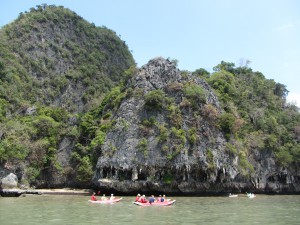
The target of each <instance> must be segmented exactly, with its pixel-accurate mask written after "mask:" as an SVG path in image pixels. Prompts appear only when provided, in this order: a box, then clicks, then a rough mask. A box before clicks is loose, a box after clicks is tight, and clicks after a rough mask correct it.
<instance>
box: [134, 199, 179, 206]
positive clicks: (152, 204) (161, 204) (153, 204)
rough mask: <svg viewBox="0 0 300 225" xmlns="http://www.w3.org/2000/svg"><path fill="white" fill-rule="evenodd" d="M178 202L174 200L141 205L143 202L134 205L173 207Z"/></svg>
mask: <svg viewBox="0 0 300 225" xmlns="http://www.w3.org/2000/svg"><path fill="white" fill-rule="evenodd" d="M175 202H176V200H172V201H166V202H153V203H151V204H150V203H149V202H147V203H141V202H133V204H135V205H139V206H170V205H173V204H174V203H175Z"/></svg>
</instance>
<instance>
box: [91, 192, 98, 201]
mask: <svg viewBox="0 0 300 225" xmlns="http://www.w3.org/2000/svg"><path fill="white" fill-rule="evenodd" d="M95 195H96V193H95V192H94V193H93V194H92V196H91V201H97V198H96V196H95Z"/></svg>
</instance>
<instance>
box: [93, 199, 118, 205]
mask: <svg viewBox="0 0 300 225" xmlns="http://www.w3.org/2000/svg"><path fill="white" fill-rule="evenodd" d="M121 200H122V198H116V199H113V200H110V199H107V200H97V201H92V200H89V202H91V203H100V204H111V203H116V202H119V201H121Z"/></svg>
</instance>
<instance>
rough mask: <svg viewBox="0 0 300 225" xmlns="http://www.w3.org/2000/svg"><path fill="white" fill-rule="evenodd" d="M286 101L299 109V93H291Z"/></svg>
mask: <svg viewBox="0 0 300 225" xmlns="http://www.w3.org/2000/svg"><path fill="white" fill-rule="evenodd" d="M287 101H288V102H290V103H293V104H295V105H296V106H297V107H299V108H300V93H292V92H290V93H289V94H288V96H287Z"/></svg>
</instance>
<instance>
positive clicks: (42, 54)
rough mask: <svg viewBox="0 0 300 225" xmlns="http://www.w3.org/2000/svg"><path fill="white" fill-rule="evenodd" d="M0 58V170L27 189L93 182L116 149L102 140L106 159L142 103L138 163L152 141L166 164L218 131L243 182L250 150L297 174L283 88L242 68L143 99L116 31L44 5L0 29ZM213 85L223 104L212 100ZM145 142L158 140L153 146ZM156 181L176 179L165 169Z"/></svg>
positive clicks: (229, 67)
mask: <svg viewBox="0 0 300 225" xmlns="http://www.w3.org/2000/svg"><path fill="white" fill-rule="evenodd" d="M0 52H1V54H0V166H2V167H3V166H4V165H5V167H6V168H10V167H11V168H12V167H13V168H14V169H15V171H19V176H22V175H24V176H23V177H22V179H23V181H25V182H28V183H29V184H30V185H39V186H47V185H49V183H51V185H53V186H55V185H62V184H65V185H71V186H72V185H73V186H76V185H78V184H81V185H89V182H90V181H91V179H92V176H93V172H94V170H95V166H96V164H97V160H98V157H99V156H103V155H104V156H105V157H107V158H111V157H112V156H114V154H115V153H116V152H117V151H118V149H117V148H116V146H115V144H114V143H107V146H108V150H109V151H106V152H105V153H103V145H104V144H105V141H106V138H107V135H108V134H109V132H110V131H111V130H114V131H118V132H120V134H121V133H122V132H123V133H124V132H127V130H128V129H129V128H130V126H131V124H130V122H129V121H126V120H125V119H124V118H119V117H117V115H118V110H119V109H120V106H121V105H122V102H123V101H125V100H127V99H130V98H131V97H135V100H137V101H141V102H144V105H143V108H142V109H141V111H139V113H140V114H141V118H142V119H141V121H138V124H139V126H138V130H139V133H138V138H139V141H138V143H137V149H138V152H139V153H141V155H142V156H143V157H144V159H146V158H147V157H148V156H149V155H150V154H151V151H150V150H151V149H150V147H151V146H150V145H151V144H153V143H154V142H156V141H157V143H158V146H159V147H160V149H161V153H162V156H163V157H165V158H167V160H168V162H172V160H174V159H176V157H177V156H178V155H180V154H182V155H185V156H188V155H189V154H191V152H193V151H194V150H195V149H196V148H197V147H196V146H197V143H198V147H199V142H201V140H199V138H200V135H201V138H202V140H204V139H205V141H207V140H208V142H210V143H211V144H213V143H215V142H216V140H214V139H213V138H212V137H213V135H211V134H210V132H213V131H216V133H217V132H218V131H221V132H222V134H224V136H225V138H226V152H227V154H228V155H229V156H230V157H231V158H235V157H236V158H238V168H239V173H240V174H241V175H242V176H244V177H247V176H249V174H252V173H253V172H254V171H255V168H254V166H253V163H252V161H253V158H251V156H253V155H255V154H256V153H255V152H259V153H261V155H263V154H264V153H266V152H268V153H271V155H274V156H275V158H276V162H277V163H278V165H279V166H280V167H284V168H291V167H294V168H298V167H299V163H300V144H299V143H300V114H299V111H298V109H297V108H296V107H295V106H294V105H290V104H288V103H287V102H286V96H287V94H288V90H287V89H286V87H285V85H283V84H279V83H276V82H275V81H274V80H269V79H266V78H265V77H264V75H263V74H262V73H260V72H254V71H252V69H251V68H249V67H247V66H241V67H235V65H234V64H233V63H228V62H223V61H222V62H221V63H220V64H219V65H217V66H216V67H215V68H214V72H213V73H211V74H210V73H209V72H207V71H206V70H204V69H198V70H196V71H194V72H193V73H191V72H188V71H183V72H181V77H182V82H179V81H178V80H176V81H174V82H170V83H168V85H166V88H165V89H163V88H157V89H154V90H152V89H151V90H150V91H147V93H145V90H143V89H142V88H139V87H136V86H134V84H135V82H137V81H135V76H136V75H137V74H138V71H137V69H136V68H135V63H134V59H133V58H132V55H131V54H130V51H129V50H128V47H127V46H126V44H125V42H124V41H122V40H120V38H119V37H118V36H117V35H116V33H115V32H113V31H111V30H109V29H108V28H106V27H96V26H95V25H94V24H90V23H88V22H87V21H85V20H84V19H82V18H81V17H80V16H78V15H76V14H75V13H74V12H72V11H70V10H68V9H65V8H63V7H56V6H46V5H41V6H37V7H36V8H31V9H30V11H29V12H25V13H21V14H20V15H19V17H18V18H17V19H16V20H15V21H14V22H13V23H11V24H8V25H6V26H4V27H3V28H2V29H1V30H0ZM175 63H176V61H175ZM170 68H173V67H172V66H170ZM191 76H198V77H199V78H201V79H203V80H205V81H206V82H207V83H206V82H204V83H205V84H204V85H200V84H199V82H198V83H197V82H194V80H193V79H194V77H193V79H189V78H190V77H191ZM131 78H132V79H131ZM199 80H200V79H199ZM207 84H208V85H209V86H210V87H208V88H204V87H205V85H206V86H208V85H207ZM210 88H212V89H213V91H214V92H215V94H216V95H217V97H218V102H220V107H218V105H216V102H217V101H215V100H211V99H210V100H209V99H208V96H210V97H211V98H213V97H212V95H209V93H208V90H210ZM212 103H214V104H212ZM131 104H134V103H131ZM157 115H160V116H161V117H160V118H156V116H157ZM158 119H160V120H161V121H164V122H163V123H159V122H158ZM187 121H188V122H187ZM203 124H204V125H203ZM202 125H203V126H202ZM205 126H206V127H209V128H210V129H211V130H209V131H207V130H205ZM151 135H155V138H156V139H151V140H149V139H148V138H149V137H150V136H151ZM203 142H204V141H203ZM199 148H200V147H199ZM201 148H203V149H204V150H205V154H204V155H202V156H201V157H203V158H205V160H206V162H207V165H206V166H207V168H208V169H209V170H211V171H213V170H216V163H215V161H214V159H215V155H214V154H215V151H214V149H212V148H211V146H201ZM254 153H255V154H254ZM163 157H162V158H163ZM195 157H196V156H195ZM199 157H200V156H199ZM201 160H202V159H201ZM251 160H252V161H251ZM19 162H22V165H21V164H18V163H19ZM16 165H18V166H16ZM199 167H200V166H199ZM195 176H196V175H195ZM57 177H59V178H61V177H62V180H60V181H57V182H56V181H55V179H58V178H57ZM162 177H164V179H165V180H167V181H168V182H171V181H173V180H176V179H175V177H172V173H171V171H169V172H168V173H166V174H165V175H164V176H162ZM201 179H202V178H201ZM70 181H71V182H70ZM69 182H70V183H69ZM76 182H77V183H76Z"/></svg>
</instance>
